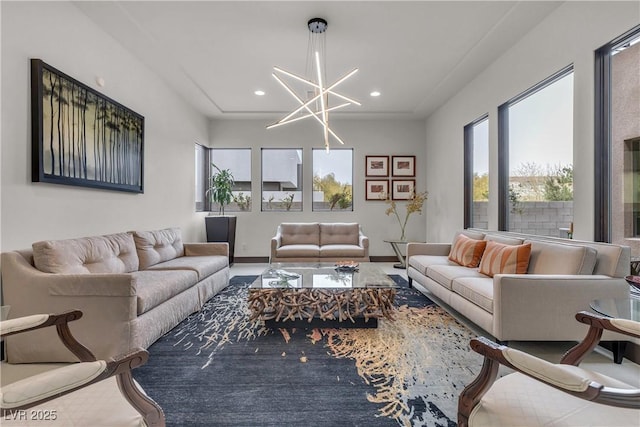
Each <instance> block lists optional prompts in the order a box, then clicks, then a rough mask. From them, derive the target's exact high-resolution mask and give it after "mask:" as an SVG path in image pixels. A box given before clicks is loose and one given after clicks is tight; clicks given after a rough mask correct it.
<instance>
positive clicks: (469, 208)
mask: <svg viewBox="0 0 640 427" xmlns="http://www.w3.org/2000/svg"><path fill="white" fill-rule="evenodd" d="M485 120H489V113H485V114H483V115H482V116H480V117H478V118H477V119H475V120H474V121H472V122H471V123H468V124H467V125H465V126H464V128H463V132H464V178H463V181H464V228H471V227H473V172H474V170H473V160H474V157H473V149H474V146H473V143H474V141H473V130H474V128H475V126H477V125H478V124H480V123H482V122H484V121H485Z"/></svg>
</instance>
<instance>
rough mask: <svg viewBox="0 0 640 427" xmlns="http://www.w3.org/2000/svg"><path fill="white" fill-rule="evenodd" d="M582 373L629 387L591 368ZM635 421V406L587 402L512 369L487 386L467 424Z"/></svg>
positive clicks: (483, 426)
mask: <svg viewBox="0 0 640 427" xmlns="http://www.w3.org/2000/svg"><path fill="white" fill-rule="evenodd" d="M574 368H575V369H577V370H580V368H577V367H574ZM584 375H585V376H588V377H590V378H593V379H594V380H595V381H598V382H601V384H604V385H608V386H610V387H618V388H629V389H630V388H632V387H631V386H629V385H628V384H625V383H623V382H620V381H617V380H614V379H612V378H609V377H605V376H603V375H597V374H593V373H591V372H589V373H587V374H584ZM594 375H596V376H594ZM639 421H640V412H639V411H638V410H634V409H625V408H617V407H613V406H607V405H601V404H597V403H591V402H589V401H587V400H583V399H579V398H577V397H573V396H571V395H569V394H567V393H564V392H562V391H559V390H556V389H554V388H552V387H550V386H547V385H545V384H543V383H541V382H539V381H536V380H533V379H531V378H529V377H527V376H526V375H523V374H520V373H513V374H509V375H506V376H504V377H502V378H500V379H498V380H497V381H496V382H495V383H494V384H493V385H492V386H491V388H490V389H489V391H488V392H487V393H486V394H485V395H484V396H483V397H482V400H481V402H480V403H479V404H478V405H477V406H476V407H475V408H474V409H473V411H472V412H471V416H470V417H469V426H472V427H498V426H564V427H566V426H618V427H620V426H634V427H637V426H638V423H639Z"/></svg>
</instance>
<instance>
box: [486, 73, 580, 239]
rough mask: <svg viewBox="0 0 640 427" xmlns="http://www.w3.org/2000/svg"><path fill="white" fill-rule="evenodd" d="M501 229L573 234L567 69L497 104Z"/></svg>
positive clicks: (570, 78)
mask: <svg viewBox="0 0 640 427" xmlns="http://www.w3.org/2000/svg"><path fill="white" fill-rule="evenodd" d="M498 122H499V123H498V126H499V135H498V143H499V152H500V153H499V155H500V159H499V166H500V172H499V181H500V184H499V187H500V193H501V194H500V217H499V227H500V229H502V230H509V231H517V232H522V233H527V234H536V235H544V236H556V237H572V235H573V67H572V66H570V67H567V68H565V69H563V70H561V71H560V72H558V73H556V74H554V75H553V76H551V77H549V78H547V79H545V80H544V81H542V82H540V83H539V84H537V85H535V86H534V87H532V88H530V89H529V90H527V91H525V92H524V93H522V94H520V95H518V96H516V97H515V98H513V99H511V100H510V101H508V102H507V103H505V104H503V105H501V106H500V107H499V108H498Z"/></svg>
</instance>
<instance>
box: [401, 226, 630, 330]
mask: <svg viewBox="0 0 640 427" xmlns="http://www.w3.org/2000/svg"><path fill="white" fill-rule="evenodd" d="M452 246H454V247H452ZM629 259H630V250H629V248H628V247H626V246H619V245H612V244H607V243H596V242H580V241H575V240H568V239H554V238H550V237H540V236H532V235H521V234H516V233H509V232H482V231H479V230H464V231H462V232H460V233H457V234H456V236H455V237H454V242H453V244H447V243H442V244H439V243H409V244H408V245H407V275H408V276H409V283H410V284H411V285H413V286H415V287H416V289H418V290H420V291H421V292H423V293H425V294H427V295H434V296H436V297H437V299H439V300H440V301H442V302H444V303H446V304H447V305H448V306H449V307H451V308H453V309H455V310H456V311H457V312H459V313H460V314H462V315H463V316H465V317H466V318H468V319H469V320H471V321H472V322H473V323H475V324H476V325H478V326H479V327H481V328H482V329H484V330H485V331H487V332H488V333H489V334H491V335H493V337H495V338H496V339H498V340H500V341H509V340H516V341H570V340H580V339H582V338H584V334H585V332H586V328H585V326H584V325H581V324H580V323H578V322H576V321H575V318H574V316H575V314H576V313H577V312H579V311H582V310H589V303H590V301H592V300H594V299H597V298H625V297H628V296H629V285H628V284H627V282H626V281H625V280H624V276H625V275H627V274H629ZM454 260H455V261H454ZM461 264H462V265H461ZM611 339H615V338H611Z"/></svg>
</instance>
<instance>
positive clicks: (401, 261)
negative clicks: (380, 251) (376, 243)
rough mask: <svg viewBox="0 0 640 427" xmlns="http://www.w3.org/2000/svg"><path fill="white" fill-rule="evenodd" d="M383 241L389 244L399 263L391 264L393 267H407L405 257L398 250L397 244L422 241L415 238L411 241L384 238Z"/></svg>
mask: <svg viewBox="0 0 640 427" xmlns="http://www.w3.org/2000/svg"><path fill="white" fill-rule="evenodd" d="M385 242H386V243H389V244H390V245H391V247H392V248H393V252H395V254H396V257H397V258H398V261H399V263H398V264H393V267H394V268H407V259H406V257H405V256H404V255H403V253H402V251H401V250H400V246H399V245H406V244H407V243H424V242H420V241H417V240H412V241H411V242H409V241H407V240H385Z"/></svg>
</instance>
